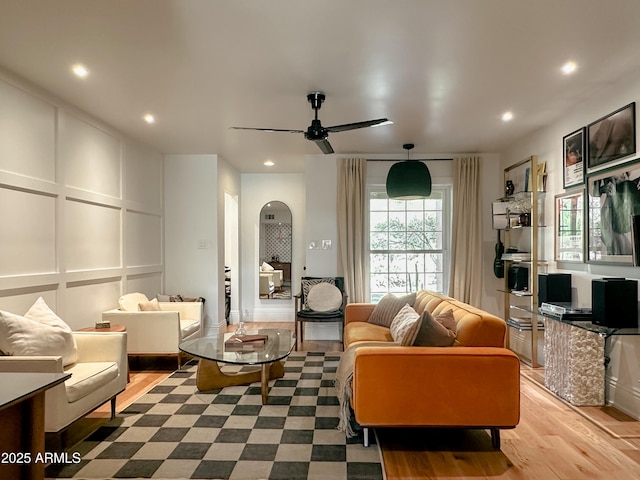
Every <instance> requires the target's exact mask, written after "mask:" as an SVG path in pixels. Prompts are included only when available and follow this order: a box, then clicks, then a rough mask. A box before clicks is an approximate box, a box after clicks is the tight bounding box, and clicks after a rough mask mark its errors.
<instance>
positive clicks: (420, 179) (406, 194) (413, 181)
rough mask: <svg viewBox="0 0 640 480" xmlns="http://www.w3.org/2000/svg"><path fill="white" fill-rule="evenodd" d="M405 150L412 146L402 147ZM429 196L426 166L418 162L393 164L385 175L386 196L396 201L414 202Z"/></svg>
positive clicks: (429, 178)
mask: <svg viewBox="0 0 640 480" xmlns="http://www.w3.org/2000/svg"><path fill="white" fill-rule="evenodd" d="M402 147H403V148H405V149H406V150H407V156H408V155H409V150H410V149H412V148H413V144H411V143H407V144H405V145H403V146H402ZM429 195H431V174H430V173H429V169H428V168H427V166H426V165H425V164H424V163H422V162H421V161H419V160H405V161H404V162H398V163H394V164H393V165H392V166H391V168H390V169H389V173H388V174H387V196H388V197H389V198H395V199H398V200H415V199H417V198H426V197H428V196H429Z"/></svg>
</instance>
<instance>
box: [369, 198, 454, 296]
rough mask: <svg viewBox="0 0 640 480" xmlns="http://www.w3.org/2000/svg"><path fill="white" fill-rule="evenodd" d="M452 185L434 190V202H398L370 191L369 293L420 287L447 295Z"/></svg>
mask: <svg viewBox="0 0 640 480" xmlns="http://www.w3.org/2000/svg"><path fill="white" fill-rule="evenodd" d="M450 205H451V187H448V186H434V187H433V188H432V192H431V196H430V197H429V198H424V199H419V200H393V199H390V198H388V197H387V194H386V192H385V191H384V188H379V189H378V188H375V189H374V188H372V189H371V190H370V191H369V295H370V301H371V302H373V303H377V302H378V301H379V300H380V299H381V298H382V297H383V296H384V295H385V294H387V293H389V292H392V293H394V294H396V295H403V294H406V293H410V292H415V291H416V290H420V289H428V290H433V291H436V292H440V293H446V292H445V291H446V289H447V285H448V280H449V243H450V241H449V238H450V235H449V232H450V225H451V221H450V218H451V207H450Z"/></svg>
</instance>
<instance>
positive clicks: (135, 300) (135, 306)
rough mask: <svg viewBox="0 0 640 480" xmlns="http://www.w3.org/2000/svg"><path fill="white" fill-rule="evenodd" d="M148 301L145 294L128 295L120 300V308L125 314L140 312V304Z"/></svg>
mask: <svg viewBox="0 0 640 480" xmlns="http://www.w3.org/2000/svg"><path fill="white" fill-rule="evenodd" d="M148 301H149V299H148V298H147V296H146V295H145V294H144V293H127V294H126V295H122V296H121V297H120V298H119V299H118V306H119V307H120V310H124V311H125V312H139V311H140V304H141V303H146V302H148Z"/></svg>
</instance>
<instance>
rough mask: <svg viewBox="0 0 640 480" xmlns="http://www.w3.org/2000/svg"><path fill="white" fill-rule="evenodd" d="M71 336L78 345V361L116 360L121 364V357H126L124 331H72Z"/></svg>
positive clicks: (125, 336) (125, 335)
mask: <svg viewBox="0 0 640 480" xmlns="http://www.w3.org/2000/svg"><path fill="white" fill-rule="evenodd" d="M73 337H74V338H75V339H76V344H77V345H78V363H85V362H117V363H118V364H119V365H122V363H123V361H122V359H123V358H124V359H126V352H127V334H126V333H123V332H73ZM125 364H126V362H125Z"/></svg>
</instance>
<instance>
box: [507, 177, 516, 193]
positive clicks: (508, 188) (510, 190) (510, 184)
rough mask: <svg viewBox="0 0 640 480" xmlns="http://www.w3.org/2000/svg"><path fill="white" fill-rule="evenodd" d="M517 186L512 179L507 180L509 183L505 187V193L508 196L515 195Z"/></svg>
mask: <svg viewBox="0 0 640 480" xmlns="http://www.w3.org/2000/svg"><path fill="white" fill-rule="evenodd" d="M515 189H516V187H515V186H514V185H513V182H512V181H511V180H507V183H506V185H505V187H504V193H505V195H506V196H507V197H510V196H511V195H513V192H514V191H515Z"/></svg>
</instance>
